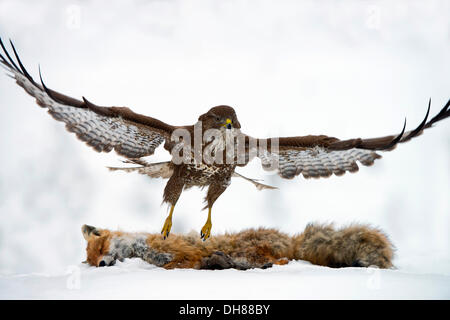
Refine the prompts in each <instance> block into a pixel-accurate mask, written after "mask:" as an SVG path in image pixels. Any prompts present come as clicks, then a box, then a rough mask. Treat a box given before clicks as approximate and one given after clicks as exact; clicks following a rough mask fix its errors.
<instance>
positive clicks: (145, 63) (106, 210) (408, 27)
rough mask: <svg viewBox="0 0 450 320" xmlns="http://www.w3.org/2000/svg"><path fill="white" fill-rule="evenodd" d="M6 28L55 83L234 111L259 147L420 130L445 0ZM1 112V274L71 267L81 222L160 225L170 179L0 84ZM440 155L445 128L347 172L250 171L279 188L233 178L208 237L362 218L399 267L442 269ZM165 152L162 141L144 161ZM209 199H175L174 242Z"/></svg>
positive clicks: (139, 10)
mask: <svg viewBox="0 0 450 320" xmlns="http://www.w3.org/2000/svg"><path fill="white" fill-rule="evenodd" d="M0 36H1V37H2V38H3V40H4V42H5V44H7V40H8V38H11V39H12V40H13V41H14V43H15V45H16V48H17V49H18V51H19V53H20V55H21V58H22V61H23V62H24V64H25V66H26V67H27V68H28V71H29V72H30V73H31V74H32V75H33V76H34V77H35V78H36V77H38V73H37V70H38V68H37V67H38V63H39V64H40V65H41V68H42V72H43V77H44V80H45V81H46V84H47V86H49V87H50V88H52V89H55V90H57V91H60V92H63V93H66V94H68V95H71V96H73V97H77V98H80V97H81V96H85V97H87V98H88V99H89V100H91V101H92V102H94V103H96V104H99V105H115V106H128V107H130V108H132V109H133V110H134V111H135V112H139V113H143V114H146V115H149V116H152V117H155V118H158V119H161V120H163V121H166V122H168V123H171V124H174V125H185V124H193V123H194V122H195V121H196V120H197V118H198V116H199V115H200V114H202V113H204V112H206V111H207V110H208V109H209V108H210V107H212V106H215V105H219V104H228V105H231V106H233V107H234V108H235V110H236V112H237V115H238V118H239V121H240V123H241V125H242V130H243V131H244V132H245V133H247V134H250V135H252V136H255V137H270V136H296V135H307V134H327V135H330V136H335V137H338V138H341V139H346V138H355V137H363V138H364V137H377V136H381V135H386V134H394V133H398V132H399V131H400V130H401V127H402V125H403V120H404V117H405V116H406V117H407V121H408V122H407V123H408V129H412V128H413V127H415V126H416V125H418V124H419V123H420V122H421V121H422V119H423V117H424V115H425V112H426V108H427V103H428V99H429V98H430V97H431V98H432V109H431V113H432V114H433V115H434V114H436V113H437V112H438V111H439V110H440V108H442V106H443V105H444V104H445V103H446V102H447V100H448V99H449V97H450V95H449V93H450V90H449V89H450V78H449V74H450V59H449V57H450V5H449V2H448V1H427V2H423V1H396V2H395V3H393V2H391V1H346V2H345V3H343V2H341V1H321V2H320V3H318V2H317V1H234V0H231V1H128V2H126V3H125V2H123V1H108V2H105V1H70V2H67V1H58V2H55V1H16V0H14V1H12V0H1V1H0ZM7 45H9V44H7ZM0 110H1V116H0V150H1V157H0V161H1V166H0V273H2V274H18V273H29V272H46V273H52V272H58V271H59V270H62V269H64V268H65V266H67V265H73V264H78V263H79V262H80V261H82V260H84V258H85V252H84V247H85V243H84V239H83V238H82V235H81V232H80V227H81V225H82V224H84V223H87V224H91V225H94V226H97V227H103V228H114V229H117V228H121V229H123V230H127V231H149V232H159V231H160V230H161V227H162V225H163V222H164V219H165V217H166V213H167V209H166V207H165V206H161V205H160V204H161V200H162V193H163V189H164V186H165V181H163V180H161V179H157V180H150V179H149V178H147V177H145V176H139V175H137V174H127V173H111V172H109V171H108V170H107V169H105V166H107V165H120V162H119V161H118V160H119V157H118V156H117V155H115V154H106V155H105V154H98V153H96V152H94V151H92V150H91V149H90V148H89V147H87V146H85V145H84V143H82V142H80V141H78V140H77V139H76V137H75V136H74V135H73V134H69V133H68V132H66V130H65V129H64V125H63V124H62V123H59V122H56V121H54V120H53V119H52V118H51V117H50V116H49V115H48V114H47V113H46V112H45V110H42V109H41V108H39V107H38V106H37V105H36V104H35V103H34V101H33V99H32V98H31V97H29V96H28V95H27V94H26V93H25V92H24V91H23V90H22V89H21V88H19V87H18V86H16V85H15V84H14V81H12V80H11V79H10V78H8V77H6V76H4V75H1V76H0ZM449 151H450V121H449V120H446V121H443V122H442V123H439V124H437V125H436V126H435V127H433V128H432V129H429V130H427V131H426V132H425V133H424V135H423V136H420V137H419V138H417V139H414V140H413V141H411V142H409V143H407V144H404V145H400V146H398V148H397V149H395V150H394V151H393V152H391V153H383V159H381V160H378V161H376V163H375V165H374V166H373V167H370V168H368V167H362V166H360V171H359V173H357V174H349V173H347V174H346V175H345V176H343V177H335V176H333V177H331V178H329V179H321V180H305V179H303V178H302V177H297V178H296V179H294V180H290V181H286V180H282V179H281V178H279V177H278V176H273V175H267V173H265V172H263V171H262V169H261V168H260V166H259V164H258V163H257V162H255V163H252V164H251V165H250V166H249V167H246V168H242V169H240V170H239V171H238V172H239V173H241V174H244V175H246V176H249V177H252V178H262V179H264V180H265V182H266V183H269V184H272V185H275V186H278V187H279V188H280V189H279V190H276V191H272V190H265V191H257V190H256V188H254V187H253V186H252V185H251V184H249V183H247V182H245V181H243V180H233V182H232V184H231V186H230V187H229V188H228V190H227V191H226V192H225V193H224V194H223V195H222V196H221V197H220V198H219V200H218V201H217V202H216V205H215V207H214V208H213V230H212V232H213V236H214V234H217V233H221V232H225V231H238V230H241V229H243V228H248V227H259V226H265V227H276V228H279V229H280V230H282V231H285V232H288V233H290V234H293V233H297V232H300V231H302V230H303V228H304V227H305V225H306V224H307V223H308V222H312V221H319V222H335V223H336V225H337V226H341V225H345V224H349V223H352V222H362V223H370V224H372V225H374V226H377V227H380V228H382V229H383V230H384V231H385V232H386V233H387V234H389V236H390V238H391V240H392V241H393V243H394V244H395V246H396V248H397V251H396V255H397V259H400V260H401V258H402V257H403V258H405V257H410V256H415V257H418V258H417V260H416V261H417V265H416V264H415V265H414V266H411V267H412V268H416V269H417V270H419V271H428V270H436V269H439V268H440V269H441V271H442V272H443V273H446V274H449V273H450V269H449V266H450V263H449V261H450V254H449V251H450V250H449V249H450V248H449V243H450V236H449V230H450V205H449V197H448V195H449V194H450V170H449V168H450V166H449V164H450V157H449ZM163 159H168V154H166V153H165V151H164V150H163V149H162V148H160V149H158V151H157V154H156V155H155V156H154V157H152V158H150V159H149V160H151V161H155V162H156V161H161V160H163ZM203 196H204V191H200V190H189V191H187V192H184V193H183V195H182V196H181V198H180V200H179V202H178V204H177V207H176V209H175V213H174V219H173V223H174V225H173V229H172V232H177V233H181V232H182V233H184V232H188V231H190V230H198V231H200V228H201V227H202V226H203V224H204V222H205V220H206V212H205V211H201V208H202V207H203V204H202V200H203ZM396 261H398V260H396ZM396 261H394V263H395V262H396Z"/></svg>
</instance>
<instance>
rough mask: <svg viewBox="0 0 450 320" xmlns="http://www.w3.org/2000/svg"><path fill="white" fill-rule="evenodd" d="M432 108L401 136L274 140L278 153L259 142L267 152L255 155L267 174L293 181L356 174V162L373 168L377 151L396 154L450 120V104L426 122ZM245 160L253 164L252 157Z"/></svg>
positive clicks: (267, 142)
mask: <svg viewBox="0 0 450 320" xmlns="http://www.w3.org/2000/svg"><path fill="white" fill-rule="evenodd" d="M430 106H431V100H430V102H429V104H428V111H427V113H426V116H425V119H424V120H423V121H422V123H421V124H420V125H419V126H418V127H417V128H416V129H414V130H411V131H407V132H405V127H406V120H405V124H404V126H403V130H402V132H401V133H400V134H399V135H390V136H385V137H379V138H371V139H361V138H357V139H349V140H339V139H337V138H334V137H328V136H324V135H320V136H303V137H283V138H272V139H275V140H277V141H278V150H277V149H276V148H275V144H273V145H272V142H273V141H275V140H272V139H256V141H257V143H258V145H263V146H267V148H266V149H264V148H263V149H260V148H259V147H257V148H256V149H257V150H255V148H254V150H253V154H254V155H256V156H258V157H259V158H260V159H261V164H262V166H263V168H264V169H265V170H277V172H278V174H279V175H280V176H281V177H282V178H285V179H292V178H294V177H295V176H298V175H300V174H302V175H303V177H304V178H326V177H329V176H331V175H332V174H335V175H337V176H340V175H343V174H344V173H345V172H347V171H349V172H356V171H358V170H359V168H358V165H357V163H356V162H357V161H359V162H360V163H361V164H362V165H365V166H370V165H372V164H373V163H374V161H375V159H378V158H381V156H380V155H379V154H378V153H376V152H375V151H390V150H393V149H394V148H395V147H396V146H397V144H399V143H403V142H407V141H409V140H411V139H412V138H414V137H417V136H419V135H420V134H422V132H423V130H425V129H427V128H430V127H431V126H432V125H433V124H434V123H436V122H438V121H440V120H443V119H445V118H447V117H449V116H450V109H449V106H450V100H449V101H448V102H447V104H446V105H445V106H444V107H443V108H442V110H441V111H440V112H439V113H438V114H437V115H436V116H435V117H433V118H432V119H431V120H429V121H428V122H427V120H428V115H429V112H430ZM250 139H253V138H251V137H249V136H246V137H245V143H246V149H245V150H246V152H247V153H250V152H252V150H251V149H252V147H251V146H250V143H249V141H250ZM261 142H262V143H261ZM253 145H255V144H253ZM246 158H247V160H250V159H251V158H252V157H251V156H247V157H246Z"/></svg>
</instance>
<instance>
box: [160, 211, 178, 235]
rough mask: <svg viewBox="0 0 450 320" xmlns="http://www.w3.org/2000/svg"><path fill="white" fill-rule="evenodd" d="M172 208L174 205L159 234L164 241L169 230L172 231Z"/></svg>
mask: <svg viewBox="0 0 450 320" xmlns="http://www.w3.org/2000/svg"><path fill="white" fill-rule="evenodd" d="M174 208H175V206H174V205H173V206H172V207H170V213H169V216H168V217H167V218H166V222H164V226H163V228H162V230H161V234H162V235H163V236H164V240H166V238H167V237H168V236H169V233H170V229H172V214H173V209H174Z"/></svg>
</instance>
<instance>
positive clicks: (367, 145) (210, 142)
mask: <svg viewBox="0 0 450 320" xmlns="http://www.w3.org/2000/svg"><path fill="white" fill-rule="evenodd" d="M10 43H11V48H12V50H13V53H14V56H15V58H16V59H15V60H14V59H12V58H11V55H10V54H9V53H8V51H7V49H6V48H5V45H4V44H3V42H2V41H1V39H0V45H1V47H2V50H3V55H2V54H0V62H1V64H2V65H3V67H5V68H6V70H7V71H8V72H9V75H10V76H11V77H12V78H13V79H15V81H16V83H17V84H18V85H19V86H21V87H22V88H23V89H24V90H25V91H26V92H27V93H28V94H30V95H31V96H33V97H34V98H35V99H36V102H37V104H38V105H39V106H41V107H43V108H47V110H48V113H49V114H50V115H51V116H52V117H53V118H54V119H56V120H58V121H62V122H64V123H65V124H66V129H67V130H68V131H69V132H73V133H75V134H76V136H77V137H78V138H79V139H80V140H82V141H84V142H86V143H87V144H88V145H89V146H91V147H92V148H93V149H94V150H96V151H98V152H110V151H111V150H113V149H114V150H115V151H116V152H117V153H118V154H119V155H121V156H124V157H125V158H127V160H125V162H126V163H129V164H133V166H130V167H124V168H110V169H111V170H124V171H126V172H134V171H136V172H138V173H141V174H144V175H147V176H150V177H152V178H166V179H168V181H167V184H166V187H165V189H164V194H163V202H165V203H168V204H169V206H170V213H169V215H168V217H167V218H166V220H165V223H164V226H163V228H162V231H161V234H162V235H163V237H164V239H165V238H166V237H168V236H169V233H170V230H171V227H172V214H173V211H174V208H175V204H176V203H177V200H178V198H179V197H180V194H181V192H182V191H183V190H184V189H186V188H190V187H193V186H198V187H202V188H203V187H208V191H207V194H206V198H205V202H206V206H205V208H204V209H206V208H208V218H207V221H206V223H205V225H204V226H203V228H202V229H201V232H200V236H201V238H202V239H203V240H206V239H208V238H209V237H210V234H211V228H212V222H211V208H212V206H213V204H214V202H215V201H216V200H217V199H218V198H219V196H220V195H221V194H222V193H223V192H224V191H225V190H226V189H227V187H228V186H229V185H230V182H231V178H232V177H240V178H243V179H246V180H248V181H250V182H251V183H253V184H254V185H255V186H256V187H257V188H258V189H272V188H273V187H271V186H268V185H264V184H262V183H260V182H258V181H256V180H253V179H249V178H246V177H244V176H242V175H240V174H238V173H237V172H236V171H235V169H236V167H241V166H245V165H246V164H247V163H249V162H250V161H251V160H252V159H254V158H255V157H257V158H259V159H260V161H261V165H262V167H263V169H265V170H274V171H276V172H277V173H278V174H279V176H280V177H281V178H284V179H292V178H294V177H295V176H298V175H300V174H302V175H303V177H304V178H326V177H330V176H331V175H332V174H335V175H337V176H340V175H343V174H344V173H345V172H347V171H349V172H356V171H358V165H357V164H356V162H357V161H359V162H360V163H361V164H362V165H365V166H370V165H372V164H373V163H374V160H375V159H378V158H380V157H381V156H380V155H379V154H378V153H376V151H389V150H392V149H394V148H395V147H396V145H397V144H398V143H403V142H407V141H409V140H411V139H412V138H414V137H416V136H418V135H420V134H421V133H422V132H423V130H425V129H427V128H430V127H431V126H432V125H433V124H434V123H436V122H438V121H440V120H443V119H445V118H447V117H449V115H450V110H449V105H450V100H449V101H448V102H447V104H446V105H445V106H444V107H443V108H442V110H441V111H440V112H439V113H438V114H437V115H436V116H434V117H433V118H431V119H429V112H430V106H431V100H430V102H429V103H428V110H427V112H426V115H425V118H424V120H423V121H422V122H421V123H420V125H419V126H417V128H415V129H414V130H411V131H405V127H406V120H405V123H404V125H403V129H402V131H401V132H400V134H397V135H389V136H385V137H378V138H371V139H361V138H356V139H348V140H339V139H337V138H334V137H329V136H326V135H308V136H298V137H280V138H265V139H256V138H253V137H251V136H248V135H246V134H244V133H242V132H241V130H240V129H241V124H240V123H239V121H238V118H237V116H236V112H235V110H234V109H233V108H232V107H230V106H225V105H220V106H216V107H213V108H211V109H210V110H209V111H208V112H206V113H204V114H202V115H200V117H199V118H198V122H197V123H196V124H194V125H186V126H174V125H170V124H167V123H165V122H162V121H160V120H158V119H155V118H152V117H148V116H145V115H141V114H137V113H135V112H133V111H132V110H130V109H129V108H126V107H102V106H98V105H96V104H94V103H92V102H90V101H88V100H87V99H86V98H84V97H83V98H82V100H78V99H74V98H71V97H69V96H66V95H64V94H61V93H59V92H57V91H54V90H52V89H49V88H48V87H47V86H46V85H45V84H44V82H43V81H42V76H41V71H40V69H39V77H40V83H37V82H36V81H35V80H33V78H32V77H31V76H30V74H29V73H28V72H27V70H26V69H25V67H24V66H23V64H22V62H21V60H20V59H19V56H18V54H17V51H16V49H15V47H14V45H13V43H12V42H11V41H10ZM162 143H164V149H166V150H167V151H169V152H170V153H171V155H172V158H171V161H167V162H160V163H148V162H147V161H145V160H143V159H142V158H143V157H146V156H150V155H152V154H153V153H154V152H155V149H156V148H157V147H158V146H160V145H161V144H162Z"/></svg>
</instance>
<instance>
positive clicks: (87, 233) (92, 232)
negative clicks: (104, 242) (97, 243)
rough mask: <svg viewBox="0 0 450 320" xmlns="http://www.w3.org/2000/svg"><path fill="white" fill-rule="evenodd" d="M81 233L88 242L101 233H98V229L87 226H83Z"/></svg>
mask: <svg viewBox="0 0 450 320" xmlns="http://www.w3.org/2000/svg"><path fill="white" fill-rule="evenodd" d="M81 232H82V233H83V237H84V239H86V241H89V239H91V238H92V237H99V236H100V231H98V230H97V228H95V227H93V226H88V225H87V224H83V225H82V226H81Z"/></svg>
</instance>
